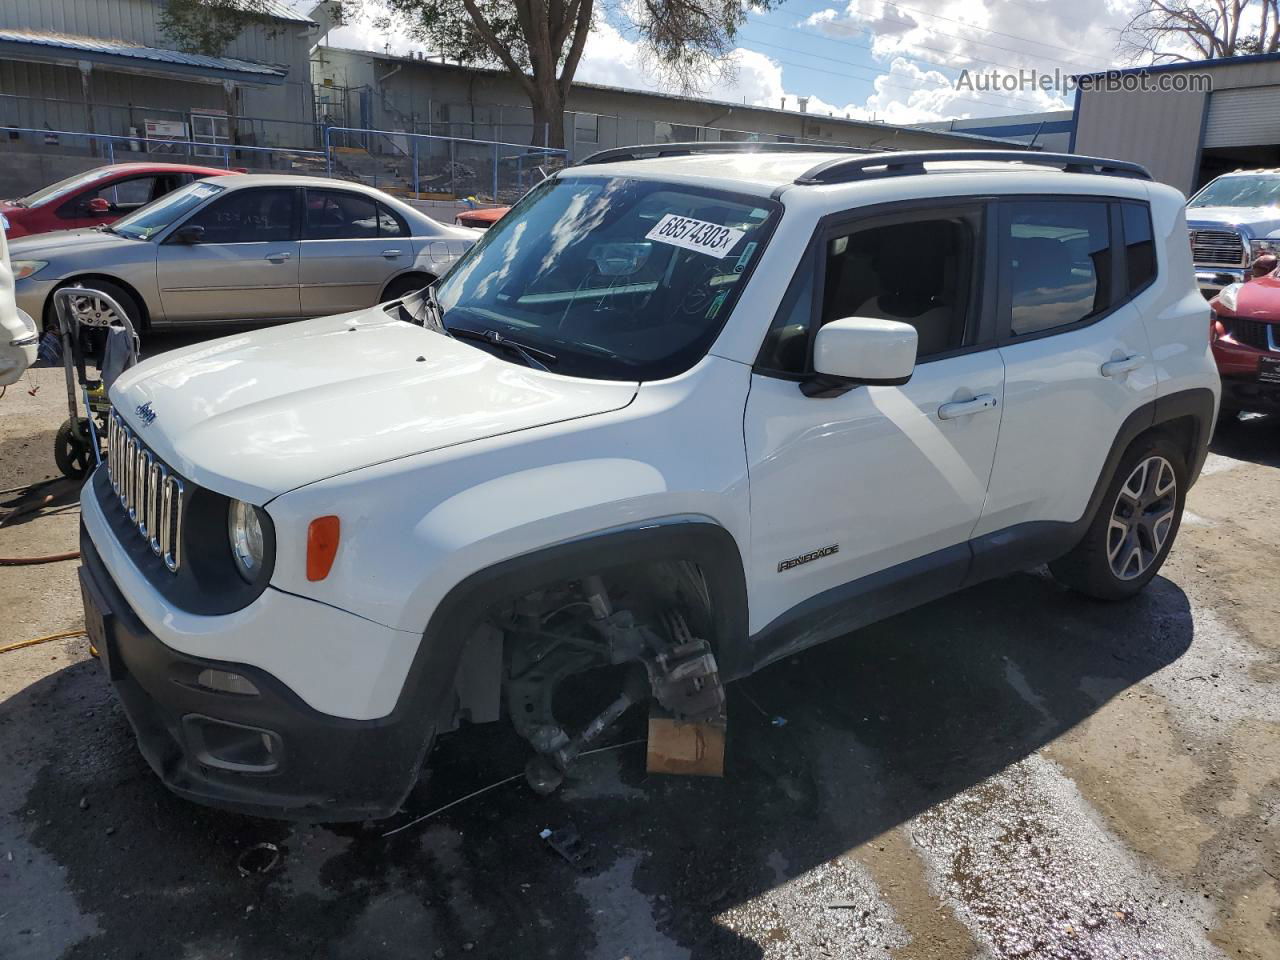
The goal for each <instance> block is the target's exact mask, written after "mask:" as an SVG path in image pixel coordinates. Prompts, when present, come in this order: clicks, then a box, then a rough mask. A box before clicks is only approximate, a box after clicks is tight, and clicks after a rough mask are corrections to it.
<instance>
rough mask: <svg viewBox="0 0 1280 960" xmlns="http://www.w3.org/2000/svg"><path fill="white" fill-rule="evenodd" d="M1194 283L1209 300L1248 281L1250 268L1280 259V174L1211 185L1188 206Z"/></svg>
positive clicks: (1240, 174) (1241, 175) (1229, 177)
mask: <svg viewBox="0 0 1280 960" xmlns="http://www.w3.org/2000/svg"><path fill="white" fill-rule="evenodd" d="M1187 229H1188V230H1189V231H1190V232H1191V257H1192V260H1194V262H1195V267H1196V283H1197V284H1198V285H1199V287H1200V292H1201V293H1203V294H1204V296H1205V298H1206V299H1207V298H1209V297H1212V296H1214V295H1216V294H1217V293H1218V291H1220V290H1221V289H1222V288H1223V287H1226V286H1228V285H1230V284H1232V283H1240V282H1241V281H1242V280H1244V279H1246V271H1247V269H1248V267H1249V265H1250V264H1251V263H1253V262H1254V261H1255V260H1257V259H1258V257H1260V256H1262V255H1263V254H1266V253H1272V254H1274V253H1280V170H1247V171H1237V172H1235V173H1228V174H1224V175H1223V176H1221V177H1217V178H1216V179H1214V180H1212V181H1210V182H1209V183H1208V184H1207V185H1206V186H1205V187H1204V188H1203V189H1201V190H1200V192H1199V193H1197V194H1196V195H1195V196H1194V197H1192V198H1191V200H1190V201H1189V202H1188V203H1187Z"/></svg>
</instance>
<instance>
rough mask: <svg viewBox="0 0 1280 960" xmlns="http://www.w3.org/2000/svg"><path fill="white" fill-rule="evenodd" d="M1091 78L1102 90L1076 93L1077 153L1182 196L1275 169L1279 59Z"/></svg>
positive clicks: (1279, 140)
mask: <svg viewBox="0 0 1280 960" xmlns="http://www.w3.org/2000/svg"><path fill="white" fill-rule="evenodd" d="M1089 78H1090V81H1091V82H1092V83H1094V84H1097V83H1098V82H1099V81H1105V82H1106V86H1105V87H1103V88H1099V89H1089V90H1080V91H1079V92H1078V94H1077V96H1076V107H1075V111H1076V116H1075V135H1074V137H1073V140H1072V144H1071V148H1072V149H1073V150H1074V151H1076V152H1078V153H1087V154H1092V155H1095V156H1102V157H1114V158H1116V159H1119V160H1135V161H1137V162H1138V163H1141V164H1143V165H1144V166H1146V167H1147V169H1149V170H1150V171H1151V173H1152V175H1153V176H1154V177H1155V178H1156V179H1157V180H1161V181H1163V182H1165V183H1168V184H1171V185H1172V186H1175V187H1177V188H1178V189H1179V190H1181V191H1182V192H1183V193H1186V194H1191V193H1192V192H1194V191H1195V190H1197V189H1198V188H1199V187H1201V186H1203V185H1204V184H1205V183H1207V182H1208V181H1209V180H1211V179H1213V178H1214V177H1216V176H1218V175H1219V174H1221V173H1226V172H1228V171H1230V170H1236V169H1239V168H1255V167H1276V166H1280V54H1274V53H1272V54H1260V55H1257V56H1247V57H1232V58H1230V59H1224V60H1202V61H1198V62H1195V63H1179V64H1168V65H1163V66H1155V67H1143V68H1135V69H1132V70H1114V71H1109V72H1108V73H1105V74H1091V75H1089ZM1126 87H1131V88H1133V89H1126ZM1157 87H1164V88H1165V89H1156V88H1157ZM1175 87H1177V88H1181V89H1173V88H1175Z"/></svg>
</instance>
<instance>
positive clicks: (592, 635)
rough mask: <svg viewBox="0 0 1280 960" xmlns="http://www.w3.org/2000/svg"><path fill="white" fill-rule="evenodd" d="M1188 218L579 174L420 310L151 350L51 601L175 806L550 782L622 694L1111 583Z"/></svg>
mask: <svg viewBox="0 0 1280 960" xmlns="http://www.w3.org/2000/svg"><path fill="white" fill-rule="evenodd" d="M734 146H737V148H738V149H734ZM744 148H745V149H744ZM1183 202H1184V201H1183V198H1182V196H1180V195H1179V194H1178V192H1177V191H1175V190H1173V189H1171V188H1169V187H1165V186H1161V185H1159V184H1156V183H1152V182H1151V181H1150V180H1149V178H1148V177H1147V175H1146V173H1145V171H1143V170H1142V169H1141V168H1140V167H1136V166H1134V165H1131V164H1125V163H1118V162H1113V161H1104V160H1097V159H1092V158H1085V157H1073V156H1061V155H1046V154H1035V153H1011V152H991V151H982V152H945V153H895V154H885V153H878V154H859V153H855V152H848V151H846V152H832V151H825V152H824V151H819V150H814V149H810V148H803V149H797V148H794V147H793V148H790V149H788V148H784V147H782V146H780V145H779V146H778V147H777V149H766V148H765V146H764V145H728V144H723V145H722V144H710V145H707V144H674V145H673V144H668V145H664V146H661V147H638V148H629V149H620V150H613V151H606V152H605V153H603V154H597V155H596V156H595V157H592V158H591V159H590V160H588V161H587V162H586V163H584V164H581V165H578V166H575V167H572V168H569V169H567V170H564V171H561V172H560V173H559V174H557V175H556V176H554V177H553V178H551V179H550V180H548V181H546V182H544V183H543V184H541V185H540V186H538V187H537V188H536V189H534V190H533V191H532V192H531V193H530V194H529V195H528V196H527V197H526V198H525V199H524V200H522V201H521V202H520V204H519V205H518V206H517V207H516V208H515V209H514V210H513V211H512V212H511V213H510V214H508V215H507V216H505V217H503V219H502V220H500V221H499V222H498V223H497V225H496V226H494V227H493V229H491V230H490V231H489V232H488V233H487V234H486V235H485V237H484V238H483V239H482V240H481V241H480V242H479V243H478V244H477V245H476V246H475V247H474V248H473V249H472V250H471V251H470V252H469V253H468V254H467V255H466V256H465V257H463V258H462V259H461V260H460V261H459V262H458V264H457V265H456V266H455V268H454V269H453V270H452V271H451V272H450V273H449V274H448V275H447V276H446V277H445V278H444V279H443V280H441V281H439V282H438V283H437V284H436V285H435V287H434V288H433V289H429V290H426V291H422V292H420V293H418V294H414V295H411V296H409V297H407V298H405V299H403V300H401V301H396V302H392V303H388V304H384V305H382V306H379V307H376V308H373V309H369V310H364V311H360V312H358V313H352V314H346V315H343V316H335V317H328V318H324V319H319V320H312V321H307V322H304V323H298V324H293V325H289V326H285V327H277V328H274V329H271V330H264V331H261V332H258V333H250V334H237V335H235V336H232V337H228V338H226V339H221V340H214V341H211V342H207V343H202V344H198V345H195V346H192V347H189V348H186V349H182V350H177V351H174V352H172V353H167V354H164V355H162V356H158V357H155V358H153V359H151V360H149V361H147V362H145V363H142V364H141V365H139V366H138V367H136V368H135V369H133V370H131V371H129V372H128V373H126V374H125V375H123V376H121V377H120V379H119V380H118V381H117V382H116V384H115V386H114V388H113V389H112V391H111V398H112V401H113V403H114V413H113V414H112V416H111V421H110V431H109V437H108V459H107V461H106V462H105V464H104V466H103V467H102V468H100V469H98V470H97V471H96V472H95V473H94V474H93V477H92V480H91V481H90V482H89V483H88V484H87V486H86V488H85V492H84V495H83V506H84V509H83V533H82V538H81V539H82V551H83V557H84V566H83V567H82V568H81V582H82V586H83V593H84V597H85V606H86V619H87V624H88V629H89V631H90V634H91V636H92V637H93V638H94V640H95V643H96V646H97V647H98V649H99V650H100V651H102V657H103V660H104V662H105V665H106V668H107V671H108V674H109V676H110V678H111V680H112V681H113V682H114V684H115V685H116V687H117V690H118V692H119V696H120V698H121V700H122V701H123V704H124V707H125V710H126V712H127V714H128V716H129V718H130V720H131V722H132V724H133V726H134V728H135V730H136V732H137V736H138V740H139V742H140V744H141V748H142V751H143V753H144V754H145V755H146V758H147V760H148V761H149V762H150V764H151V766H152V767H153V768H154V769H155V771H156V773H157V774H159V776H160V777H161V778H162V779H163V780H164V782H165V783H166V784H167V785H168V786H169V787H170V788H171V789H172V790H174V791H176V792H178V793H180V794H182V795H184V796H187V797H190V798H191V799H193V800H197V801H200V802H202V803H209V804H215V805H218V806H224V807H231V808H235V809H239V810H243V811H249V812H254V813H259V814H264V815H269V816H279V817H295V818H308V819H319V820H340V819H356V818H367V817H381V816H387V815H389V814H391V813H392V812H394V811H395V810H396V809H397V807H398V806H399V804H400V803H401V801H402V800H403V798H404V797H405V795H406V793H407V792H408V791H409V789H410V788H411V787H412V786H413V784H414V782H415V781H416V779H417V777H418V775H419V772H420V769H421V767H422V764H423V762H424V758H425V757H426V755H427V752H428V750H429V748H430V747H431V744H432V742H433V740H434V738H435V737H436V736H437V735H438V734H440V733H443V732H445V731H449V730H451V729H453V728H455V727H456V726H457V725H458V723H459V722H460V721H464V720H465V721H469V722H483V721H491V720H497V719H499V718H500V717H505V718H508V719H509V720H510V721H511V722H512V723H513V724H514V725H515V728H516V730H517V731H518V732H519V733H520V734H521V735H523V736H524V737H525V738H526V739H527V740H528V741H529V743H530V745H531V748H532V749H531V760H530V764H529V768H528V776H529V779H530V782H531V783H532V784H533V785H534V786H535V787H536V788H538V789H540V790H551V789H554V787H555V785H556V784H557V783H558V782H559V781H560V779H561V778H562V776H563V774H564V771H565V768H566V766H568V764H569V763H570V761H571V760H572V759H573V757H574V756H575V755H576V754H577V753H578V752H579V751H580V750H581V749H582V748H583V747H584V746H585V745H586V744H587V743H588V742H590V740H591V739H592V738H593V737H594V736H596V735H597V734H598V733H599V732H600V731H601V730H603V729H605V728H607V727H608V726H609V724H610V723H611V722H612V721H613V720H614V719H616V718H617V717H618V716H619V715H620V714H621V713H622V712H623V711H624V710H626V709H627V708H628V707H629V706H631V705H632V704H634V703H637V702H640V701H645V700H647V699H648V698H649V697H650V696H654V697H656V698H657V699H658V701H659V702H660V703H661V704H662V705H663V706H664V707H665V708H666V709H668V710H669V711H672V712H673V713H674V714H676V715H677V716H685V717H708V716H714V715H716V714H717V713H718V712H719V711H720V710H721V708H722V704H723V689H722V686H721V684H722V682H727V681H730V680H733V679H735V678H739V677H743V676H745V675H747V674H750V673H751V672H752V671H754V670H757V669H759V668H760V667H761V666H763V665H764V664H767V663H769V662H771V661H774V660H776V659H778V658H779V657H783V656H787V655H789V654H792V653H794V652H796V651H798V650H801V649H803V648H805V647H809V646H812V645H813V644H817V643H821V642H822V641H825V640H828V639H831V638H833V637H838V636H841V635H843V634H846V633H848V632H849V631H850V630H853V629H855V628H857V627H859V626H860V625H863V624H866V623H868V622H870V621H873V620H876V619H879V618H883V617H886V616H888V615H890V614H893V613H895V612H897V611H900V610H903V609H905V608H908V607H911V606H914V605H917V604H921V603H924V602H926V601H928V600H931V599H933V598H935V597H939V596H942V595H944V594H947V593H950V592H952V591H955V590H958V589H961V588H963V587H965V586H967V585H970V584H973V583H976V582H979V581H982V580H985V579H988V578H991V577H996V576H1000V575H1002V574H1006V573H1009V572H1012V571H1016V570H1020V569H1024V568H1027V567H1031V566H1034V565H1037V564H1041V563H1045V562H1048V563H1049V565H1050V569H1051V570H1052V571H1053V572H1054V573H1055V574H1056V575H1057V576H1058V577H1060V578H1061V579H1062V580H1063V581H1064V582H1065V583H1067V584H1069V585H1070V586H1072V587H1074V588H1075V589H1077V590H1078V591H1080V592H1081V593H1083V594H1086V595H1089V596H1092V597H1099V598H1105V599H1120V598H1124V597H1128V596H1130V595H1132V594H1134V593H1135V592H1137V591H1138V590H1140V589H1141V588H1142V587H1143V586H1144V585H1145V584H1146V583H1147V582H1148V581H1149V580H1150V579H1151V578H1152V577H1153V576H1154V575H1155V574H1156V571H1157V570H1158V569H1159V568H1160V565H1161V563H1162V562H1163V561H1164V559H1165V557H1166V555H1167V554H1168V552H1169V549H1170V547H1171V545H1172V544H1173V541H1174V537H1175V536H1176V535H1177V532H1178V523H1179V519H1180V515H1181V512H1182V506H1183V498H1184V497H1185V495H1186V492H1187V488H1188V487H1189V486H1190V484H1191V483H1192V482H1193V481H1194V480H1195V478H1196V476H1197V474H1198V472H1199V470H1200V466H1201V464H1202V462H1203V460H1204V457H1205V449H1206V446H1207V444H1208V442H1209V438H1210V432H1211V428H1212V425H1213V423H1214V419H1215V412H1216V406H1217V398H1218V391H1219V384H1218V375H1217V373H1216V372H1215V368H1214V363H1213V359H1212V357H1211V356H1210V352H1209V339H1208V307H1207V306H1206V304H1205V301H1204V299H1203V298H1202V297H1201V296H1200V295H1199V293H1198V292H1197V290H1196V284H1195V274H1194V271H1193V268H1192V263H1191V255H1190V250H1189V249H1188V246H1187V240H1186V237H1187V228H1186V223H1185V220H1184V217H1183ZM610 668H611V669H610ZM587 671H595V672H596V674H595V676H596V677H598V678H600V681H599V682H598V683H596V682H594V681H592V679H591V678H590V677H589V678H586V679H587V680H588V686H589V687H590V689H592V690H596V691H600V690H601V689H602V688H603V686H604V684H605V681H606V680H607V681H608V682H609V683H611V684H613V687H614V689H613V690H612V692H609V693H607V694H606V700H605V702H606V703H607V705H606V706H605V707H604V708H603V710H602V711H601V712H599V715H598V716H595V711H594V710H592V711H591V714H590V715H592V716H595V719H594V720H593V721H592V722H590V723H587V724H585V725H582V724H581V723H575V724H567V723H565V722H564V721H563V720H562V719H557V717H556V716H555V713H554V711H553V709H552V702H553V698H552V694H553V693H554V691H555V689H556V686H557V684H558V683H560V682H561V681H562V680H564V679H565V678H567V677H570V676H573V675H575V674H582V673H585V672H587ZM579 686H581V684H579ZM614 695H616V698H615V699H612V700H608V699H607V698H608V697H613V696H614Z"/></svg>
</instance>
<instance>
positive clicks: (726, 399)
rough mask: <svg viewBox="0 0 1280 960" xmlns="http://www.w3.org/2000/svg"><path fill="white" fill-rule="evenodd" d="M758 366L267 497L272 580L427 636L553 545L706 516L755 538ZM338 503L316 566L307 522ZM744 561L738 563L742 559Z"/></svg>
mask: <svg viewBox="0 0 1280 960" xmlns="http://www.w3.org/2000/svg"><path fill="white" fill-rule="evenodd" d="M749 378H750V371H749V369H748V368H746V367H745V366H743V365H741V364H736V363H733V362H731V361H724V360H718V359H716V358H707V359H706V360H705V361H704V362H703V363H702V364H699V366H698V367H695V368H694V370H692V371H690V372H689V373H688V374H685V375H683V376H682V377H679V378H673V380H671V381H666V382H664V383H660V384H646V385H645V386H644V387H642V388H641V390H640V391H639V393H638V394H637V396H636V398H635V400H633V402H632V403H631V404H630V405H629V406H628V407H625V408H623V409H620V410H616V411H613V412H610V413H603V414H596V415H592V416H588V417H583V418H579V419H577V420H570V421H566V422H562V423H557V424H552V425H548V426H544V427H537V428H533V429H529V430H522V431H515V432H512V433H508V434H503V435H500V436H497V437H492V438H489V439H485V440H476V441H472V442H468V443H463V444H459V445H456V446H453V447H447V448H444V449H441V450H436V451H432V452H430V453H424V454H419V455H416V456H413V457H407V458H403V459H401V460H397V461H392V462H389V463H384V464H379V465H376V466H372V467H368V468H365V469H362V470H358V471H355V472H353V473H349V474H345V475H343V476H338V477H332V478H330V479H328V480H324V481H322V482H318V483H315V484H311V485H309V486H306V487H302V488H299V489H297V490H294V491H291V492H289V493H286V494H284V495H282V496H281V497H279V498H277V499H276V500H274V501H272V502H271V503H269V504H267V510H268V512H269V513H270V514H271V516H272V520H273V522H274V523H275V526H276V534H277V543H278V550H277V566H276V571H275V574H274V575H273V577H272V584H273V585H274V586H276V587H278V588H280V589H283V590H288V591H290V592H293V593H298V594H300V595H303V596H307V597H311V598H313V599H316V600H320V601H322V602H325V603H329V604H332V605H333V606H337V607H340V608H342V609H344V610H349V611H351V612H353V613H357V614H359V615H360V616H363V617H366V618H368V619H370V620H375V621H377V622H379V623H382V624H385V625H387V626H393V627H395V628H396V629H401V630H413V631H421V630H423V629H424V628H425V626H426V624H427V622H428V620H429V619H430V618H431V617H432V615H433V613H434V611H435V609H436V607H437V606H438V605H439V604H440V603H441V601H442V600H443V598H444V597H445V595H446V594H447V593H448V592H449V591H450V590H451V589H452V588H453V587H455V586H457V585H458V584H459V583H461V582H462V581H463V580H464V579H465V578H466V577H468V576H470V575H472V574H473V573H476V572H477V571H480V570H484V569H487V568H489V567H493V566H495V565H497V564H500V563H503V562H505V561H507V560H511V559H512V558H516V557H519V556H521V555H524V554H530V553H534V552H536V551H539V550H541V549H543V548H546V547H550V546H558V545H562V544H566V543H569V542H571V541H575V540H579V539H583V538H587V537H592V536H595V535H599V534H601V533H602V532H608V531H616V530H622V529H629V528H636V527H644V526H648V525H652V524H654V523H656V522H659V521H664V522H665V521H666V520H667V519H668V518H672V517H697V518H701V519H702V520H705V521H707V522H709V523H712V524H714V525H716V526H719V527H721V528H723V529H724V530H725V531H727V534H728V536H729V537H730V538H731V539H732V540H733V542H734V544H735V547H736V550H737V553H738V555H739V556H741V555H742V554H744V553H745V547H746V544H748V543H750V511H749V503H748V484H747V471H746V454H745V450H744V445H743V437H742V411H743V405H744V403H745V399H746V391H747V388H748V383H749ZM326 514H337V515H338V516H339V518H340V521H341V524H342V536H341V543H340V546H339V549H338V554H337V559H336V561H335V563H334V567H333V571H332V572H331V573H330V575H329V576H328V577H327V578H326V579H325V580H324V581H320V582H314V583H313V582H309V581H307V579H306V576H305V538H306V527H307V524H308V523H309V522H310V520H311V519H312V518H314V517H318V516H324V515H326ZM738 562H739V563H741V561H740V560H739V561H738Z"/></svg>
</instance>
